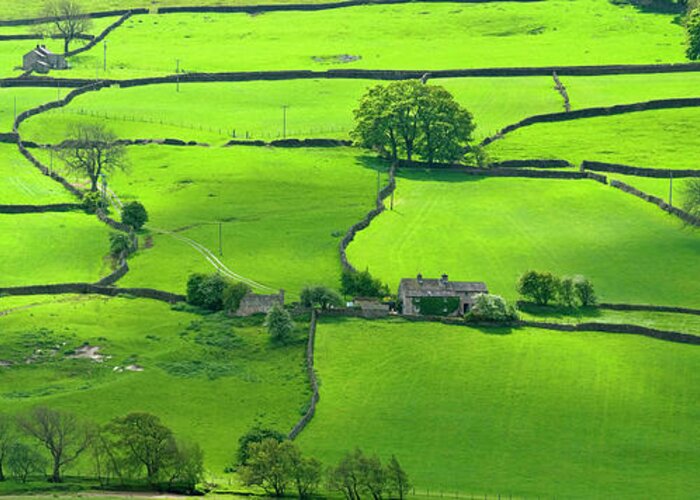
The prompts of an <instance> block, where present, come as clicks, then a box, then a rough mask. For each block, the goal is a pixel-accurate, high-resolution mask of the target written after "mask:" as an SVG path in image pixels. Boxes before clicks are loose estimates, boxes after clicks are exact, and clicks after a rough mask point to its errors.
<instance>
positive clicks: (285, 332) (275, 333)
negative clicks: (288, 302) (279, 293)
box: [265, 304, 294, 343]
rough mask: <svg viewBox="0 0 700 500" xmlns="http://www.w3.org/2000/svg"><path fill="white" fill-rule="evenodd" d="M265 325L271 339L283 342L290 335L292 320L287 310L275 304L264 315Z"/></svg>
mask: <svg viewBox="0 0 700 500" xmlns="http://www.w3.org/2000/svg"><path fill="white" fill-rule="evenodd" d="M265 327H266V328H267V331H268V333H269V334H270V337H272V340H273V341H275V342H278V343H284V342H287V341H288V340H289V339H291V337H292V333H293V332H294V321H292V316H291V315H290V314H289V311H287V310H286V309H285V308H284V307H282V306H281V305H278V304H276V305H274V306H273V307H272V309H270V311H269V312H268V313H267V316H266V317H265Z"/></svg>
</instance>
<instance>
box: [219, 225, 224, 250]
mask: <svg viewBox="0 0 700 500" xmlns="http://www.w3.org/2000/svg"><path fill="white" fill-rule="evenodd" d="M222 226H223V224H222V223H221V222H219V257H223V256H224V247H223V244H222V242H221V233H222V232H223V229H222Z"/></svg>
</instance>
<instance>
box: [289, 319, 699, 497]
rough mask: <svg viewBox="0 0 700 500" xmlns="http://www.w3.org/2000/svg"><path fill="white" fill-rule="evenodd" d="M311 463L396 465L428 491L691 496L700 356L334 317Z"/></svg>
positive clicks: (326, 342)
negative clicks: (358, 458) (365, 455)
mask: <svg viewBox="0 0 700 500" xmlns="http://www.w3.org/2000/svg"><path fill="white" fill-rule="evenodd" d="M316 352H317V362H316V366H317V369H318V372H319V375H320V378H321V380H322V385H321V403H320V405H319V408H318V412H317V415H316V418H315V419H314V420H313V421H312V423H311V425H310V426H309V428H308V430H307V431H306V432H305V433H304V434H302V436H301V443H302V445H303V447H304V449H306V450H308V452H309V453H313V454H316V455H317V456H319V457H322V458H323V459H324V460H326V461H335V460H337V459H338V458H339V457H340V455H341V454H342V453H343V452H344V451H346V450H350V449H352V448H354V447H355V446H360V447H361V448H362V449H364V450H365V451H366V452H370V453H379V454H380V455H381V456H383V457H388V456H390V455H391V454H396V455H397V457H398V458H399V459H400V460H401V461H402V463H403V464H404V466H405V468H406V469H407V471H408V472H409V474H410V475H411V478H412V479H413V480H414V482H415V483H416V486H417V487H418V488H419V489H421V490H424V489H426V488H430V491H431V492H433V493H435V492H438V491H442V492H445V496H451V495H453V494H454V492H455V491H460V492H462V494H474V495H476V496H477V497H478V496H480V495H481V496H483V495H484V494H488V495H489V496H490V497H492V496H493V497H495V496H496V495H497V494H500V495H501V496H502V497H503V496H505V497H507V496H508V495H511V494H512V495H514V496H521V497H525V498H534V497H551V496H556V497H565V498H591V497H607V498H610V497H614V498H639V497H655V498H661V497H665V498H689V497H692V496H693V495H694V492H695V491H696V490H697V487H698V479H697V477H696V474H695V471H696V470H697V468H698V467H699V466H700V462H699V461H698V457H697V454H696V453H695V451H694V450H695V449H696V448H697V446H698V445H700V432H699V431H698V428H697V426H696V425H694V422H695V420H696V415H697V412H698V404H697V400H698V396H700V393H699V392H698V389H697V387H698V384H697V383H695V382H696V380H695V379H696V378H697V374H698V367H699V366H700V351H698V350H697V349H696V348H694V347H689V346H683V345H677V344H671V343H665V342H660V341H656V340H650V339H645V338H639V337H633V336H622V335H610V334H595V333H581V334H572V333H567V334H563V333H553V332H548V331H544V330H529V329H528V330H517V331H514V332H512V333H510V334H505V332H501V331H479V330H475V329H467V328H463V327H450V326H445V325H435V324H424V323H405V322H401V321H373V322H366V321H362V320H354V319H347V320H342V319H337V320H324V321H323V322H322V323H321V325H320V327H319V331H318V340H317V348H316Z"/></svg>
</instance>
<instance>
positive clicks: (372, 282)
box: [340, 269, 389, 298]
mask: <svg viewBox="0 0 700 500" xmlns="http://www.w3.org/2000/svg"><path fill="white" fill-rule="evenodd" d="M340 289H341V291H342V293H343V295H348V296H352V297H378V298H382V297H386V296H387V295H389V288H388V287H387V286H386V285H383V284H382V282H381V281H380V280H379V279H375V278H373V277H372V275H371V274H370V273H369V271H368V270H364V271H360V272H358V271H350V270H348V269H345V270H343V274H342V275H341V276H340Z"/></svg>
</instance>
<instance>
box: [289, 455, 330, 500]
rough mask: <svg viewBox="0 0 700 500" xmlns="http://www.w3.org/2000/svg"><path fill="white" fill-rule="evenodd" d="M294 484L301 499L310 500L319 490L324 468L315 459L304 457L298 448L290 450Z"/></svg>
mask: <svg viewBox="0 0 700 500" xmlns="http://www.w3.org/2000/svg"><path fill="white" fill-rule="evenodd" d="M289 460H290V472H291V477H292V484H293V485H294V488H295V489H296V490H297V495H298V496H299V498H309V497H311V496H313V494H314V493H315V492H316V491H317V490H318V486H319V484H320V483H321V473H322V471H323V467H322V465H321V462H320V461H319V460H317V459H316V458H313V457H304V456H303V455H302V453H301V451H300V450H299V448H297V447H296V446H294V447H292V448H291V449H290V450H289Z"/></svg>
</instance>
